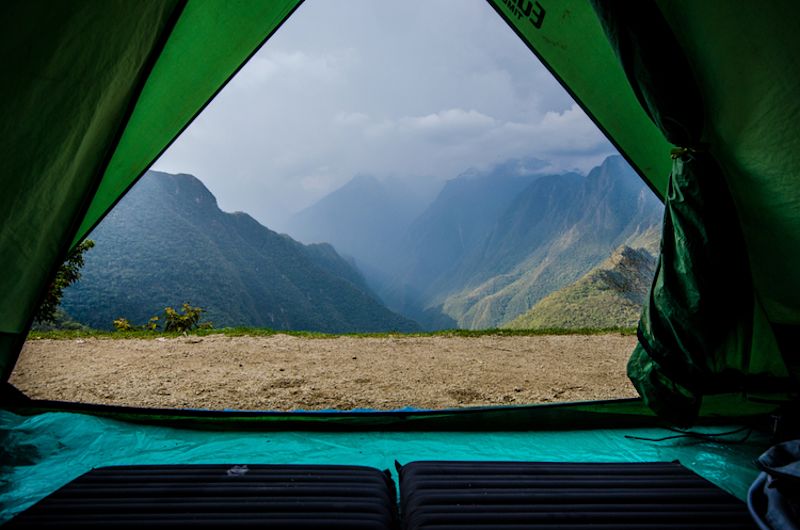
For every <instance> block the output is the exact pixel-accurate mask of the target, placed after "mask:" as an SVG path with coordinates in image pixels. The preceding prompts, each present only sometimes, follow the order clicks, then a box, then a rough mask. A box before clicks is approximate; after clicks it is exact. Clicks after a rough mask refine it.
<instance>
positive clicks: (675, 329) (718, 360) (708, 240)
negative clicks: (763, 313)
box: [594, 0, 786, 424]
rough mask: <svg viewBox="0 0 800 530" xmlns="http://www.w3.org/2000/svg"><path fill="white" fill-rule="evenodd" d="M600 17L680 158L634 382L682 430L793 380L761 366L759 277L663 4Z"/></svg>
mask: <svg viewBox="0 0 800 530" xmlns="http://www.w3.org/2000/svg"><path fill="white" fill-rule="evenodd" d="M594 6H595V9H596V11H597V13H598V16H599V18H600V20H601V22H602V24H603V27H604V29H605V31H606V33H607V35H608V37H609V41H610V42H611V43H612V45H613V47H614V49H615V50H616V52H617V55H618V57H619V59H620V62H621V64H622V68H623V70H625V72H626V74H627V76H628V79H629V81H630V84H631V86H632V87H633V88H634V91H635V93H636V95H637V98H638V99H639V101H640V103H641V104H642V107H643V108H644V109H645V110H646V111H647V113H648V115H649V116H650V118H651V119H652V120H653V122H654V123H656V124H657V125H658V127H659V129H660V130H661V131H662V132H663V134H664V136H665V137H666V138H667V139H668V140H669V141H670V142H671V143H673V144H676V145H679V146H681V149H677V150H674V151H673V159H674V162H673V169H672V172H671V174H670V181H669V188H668V192H667V195H666V197H665V217H664V224H663V232H662V238H661V252H660V256H659V262H658V266H657V269H656V274H655V278H654V281H653V285H652V288H651V291H650V295H649V300H648V302H647V303H646V304H645V307H644V311H643V313H642V318H641V321H640V324H639V345H638V346H637V347H636V349H635V351H634V353H633V355H632V357H631V360H630V362H629V364H628V374H629V376H630V378H631V380H632V381H633V383H634V385H635V386H636V388H637V390H638V391H639V393H640V394H641V395H642V396H643V398H644V399H645V401H646V402H647V403H648V404H650V405H651V406H652V408H653V409H654V410H656V411H657V412H658V413H659V414H661V415H663V416H665V417H668V418H670V419H672V420H673V421H675V422H678V423H684V424H685V423H689V422H691V421H692V420H693V419H694V418H695V417H696V415H697V411H698V410H699V407H700V402H701V400H702V396H703V394H708V393H714V392H725V391H727V392H731V391H735V390H741V391H746V390H748V389H753V388H755V387H754V383H753V381H752V380H753V379H760V380H761V383H762V384H774V382H769V381H768V380H769V379H770V377H769V376H770V375H773V376H774V377H773V379H774V378H777V376H779V375H784V376H785V375H786V374H785V373H778V374H770V373H769V372H761V370H760V369H761V368H762V367H763V362H761V361H758V360H753V357H754V356H755V357H759V356H760V357H763V356H764V355H765V354H772V356H773V357H778V355H777V354H776V352H775V350H774V349H773V350H772V351H769V350H765V349H764V348H763V347H762V348H759V346H761V345H753V341H752V330H753V323H754V316H753V313H754V299H753V287H752V280H751V278H752V275H751V272H750V268H749V262H748V257H747V252H746V246H745V243H744V239H743V236H742V234H741V230H740V221H739V218H738V214H737V210H736V207H735V204H734V202H733V199H732V197H731V194H730V193H729V191H728V185H727V183H726V180H725V175H724V172H723V170H722V169H721V168H720V166H719V164H718V162H717V161H716V159H715V157H714V155H713V154H711V153H709V152H708V149H707V147H706V145H705V144H704V132H705V129H706V127H705V123H704V121H705V119H706V114H705V112H704V102H703V97H702V94H701V92H700V90H699V88H698V86H697V85H696V83H695V81H694V75H693V73H692V71H691V68H690V66H689V63H688V61H687V59H686V57H685V55H684V53H683V52H682V50H681V47H680V44H679V43H678V41H677V39H676V38H675V37H674V35H673V33H672V30H671V29H670V28H669V26H668V24H667V22H666V20H665V19H664V17H663V16H662V14H661V12H660V10H659V9H658V7H657V6H656V4H655V3H652V2H637V3H635V4H633V5H623V4H620V3H614V2H608V1H605V0H596V1H595V2H594Z"/></svg>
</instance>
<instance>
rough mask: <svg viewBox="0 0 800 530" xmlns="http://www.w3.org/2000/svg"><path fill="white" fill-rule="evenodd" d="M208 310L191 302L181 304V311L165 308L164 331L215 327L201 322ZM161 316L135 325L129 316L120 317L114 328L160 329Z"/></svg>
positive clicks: (130, 329) (182, 331) (118, 329)
mask: <svg viewBox="0 0 800 530" xmlns="http://www.w3.org/2000/svg"><path fill="white" fill-rule="evenodd" d="M205 312H206V310H205V309H203V308H202V307H194V306H192V305H191V304H190V303H189V302H186V303H184V304H183V306H181V309H180V312H179V311H176V310H175V309H173V308H172V307H165V308H164V315H163V316H164V331H167V332H170V331H172V332H175V331H177V332H178V333H185V332H187V331H192V330H193V329H213V327H214V326H213V324H212V323H211V322H203V323H202V324H201V323H200V316H201V315H202V314H203V313H205ZM160 322H161V317H160V316H158V315H155V316H152V317H150V320H148V321H147V323H146V324H143V325H141V326H134V325H133V324H131V323H130V322H129V321H128V319H127V318H122V317H120V318H118V319H116V320H115V321H114V329H115V330H117V331H158V330H159V329H158V327H159V324H160Z"/></svg>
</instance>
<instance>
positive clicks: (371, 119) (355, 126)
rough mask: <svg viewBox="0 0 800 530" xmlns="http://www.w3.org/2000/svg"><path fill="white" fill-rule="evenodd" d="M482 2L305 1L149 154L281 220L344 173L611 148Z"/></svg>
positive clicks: (579, 154) (454, 166) (448, 171)
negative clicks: (186, 123) (168, 141)
mask: <svg viewBox="0 0 800 530" xmlns="http://www.w3.org/2000/svg"><path fill="white" fill-rule="evenodd" d="M613 152H614V151H613V148H612V147H611V145H610V144H609V143H608V142H607V141H606V140H605V138H604V137H603V135H602V134H601V133H600V132H599V131H598V130H597V128H596V127H595V126H594V124H592V123H591V121H590V120H589V119H588V118H587V117H586V116H585V115H584V113H583V112H582V111H581V110H580V108H579V107H578V106H577V105H575V104H574V103H573V102H572V100H571V99H570V97H569V96H568V95H567V94H566V92H565V91H564V90H563V89H562V88H561V87H560V86H559V85H558V83H557V82H556V81H555V80H554V79H552V77H551V76H550V74H549V73H548V72H547V70H546V69H545V68H544V67H543V66H542V65H541V64H540V63H539V62H538V60H537V59H536V58H535V57H534V56H533V54H532V53H531V52H530V51H529V50H528V49H527V48H526V47H525V45H524V44H523V43H522V42H521V41H520V40H519V39H518V37H517V36H516V35H515V34H514V33H513V32H512V31H511V30H510V29H509V28H508V27H507V26H506V24H505V22H503V20H502V19H500V17H499V16H497V15H496V14H495V12H494V11H493V10H492V9H491V8H490V7H489V5H488V4H487V3H486V2H485V1H484V0H469V1H467V0H418V1H402V2H389V1H375V0H348V1H334V0H306V2H305V3H304V4H303V5H302V6H301V7H300V8H299V9H298V10H297V11H296V12H295V14H294V15H293V16H292V17H291V18H290V19H289V20H288V21H287V22H286V23H285V24H284V25H283V27H281V28H280V30H278V32H277V33H276V34H275V35H274V36H273V37H272V38H271V39H270V41H269V42H267V43H266V45H265V46H264V47H263V48H262V49H261V50H260V51H259V52H258V53H257V54H256V55H255V56H254V57H253V59H252V60H251V61H250V62H249V63H248V64H247V65H246V66H245V67H244V68H243V69H242V70H241V71H240V73H239V74H238V75H237V76H236V77H235V78H234V79H233V80H232V81H231V82H230V83H229V84H228V86H227V87H226V88H225V89H224V90H223V91H222V92H221V93H220V95H219V96H218V97H217V98H216V99H215V100H214V101H213V102H212V103H211V105H209V106H208V107H207V108H206V110H205V111H204V112H203V114H202V115H200V116H199V117H198V118H197V120H195V122H194V123H193V124H192V125H191V126H190V127H189V128H188V129H187V130H186V132H185V133H184V134H183V135H182V136H181V137H180V138H179V139H178V140H177V141H176V142H175V143H174V144H173V146H172V147H171V148H170V149H169V150H168V151H167V152H166V153H165V154H164V155H163V156H162V157H161V159H160V160H159V161H158V162H157V163H156V164H155V166H154V169H158V170H161V171H167V172H170V173H191V174H193V175H195V176H197V177H198V178H200V180H202V181H203V182H204V183H205V184H206V186H208V188H209V189H210V190H211V192H212V193H214V195H216V196H217V198H218V200H219V203H220V207H221V208H222V209H223V210H226V211H235V210H239V211H245V212H247V213H249V214H251V215H253V216H254V217H255V218H257V219H258V220H259V221H261V222H262V223H264V224H266V225H267V226H269V227H270V228H273V229H278V230H280V229H281V228H282V226H283V225H284V223H285V219H286V218H287V216H289V215H291V214H292V213H294V212H296V211H298V210H300V209H302V208H304V207H306V206H308V205H309V204H311V203H313V202H314V201H316V200H318V199H319V198H320V197H322V196H324V195H325V194H327V193H329V192H331V191H333V190H335V189H336V188H338V187H340V186H341V185H343V184H344V183H345V182H347V181H348V180H349V179H350V178H352V177H353V175H355V174H371V175H375V176H377V177H386V176H395V177H403V176H409V175H412V176H419V175H430V176H431V178H440V179H447V178H452V177H454V176H456V175H458V174H459V173H461V172H462V171H464V170H466V169H468V168H471V167H476V168H482V167H487V166H490V165H492V164H493V163H497V162H500V161H502V160H505V159H508V158H512V157H526V156H535V157H539V158H543V159H545V160H548V161H550V162H551V163H552V164H553V167H554V169H578V170H581V171H583V172H585V171H587V170H588V169H590V168H591V167H592V166H594V165H595V164H597V163H599V162H600V161H601V160H602V159H603V158H604V157H605V156H607V155H608V154H611V153H613Z"/></svg>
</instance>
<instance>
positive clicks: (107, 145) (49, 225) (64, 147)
mask: <svg viewBox="0 0 800 530" xmlns="http://www.w3.org/2000/svg"><path fill="white" fill-rule="evenodd" d="M182 8H183V3H182V2H180V1H178V0H155V1H153V2H148V3H146V4H142V5H138V4H134V3H125V2H101V3H98V2H90V1H79V2H59V3H56V4H53V3H52V2H47V1H44V0H40V1H32V2H27V1H19V2H7V3H4V4H3V6H2V8H0V9H2V16H0V54H1V55H0V57H2V63H3V65H4V69H5V75H4V80H5V82H4V83H3V85H2V88H0V124H2V125H0V127H2V137H3V142H2V143H1V144H0V158H2V160H3V161H4V162H3V173H2V188H3V189H2V193H0V256H2V265H1V266H2V270H1V271H0V293H3V295H2V297H0V346H2V347H3V348H4V350H3V351H0V373H2V376H3V379H4V380H5V379H7V378H8V375H9V374H10V372H11V369H12V368H13V362H14V356H15V354H16V352H15V350H18V349H19V348H20V347H21V342H22V340H24V337H23V335H24V333H25V332H26V331H27V326H28V325H29V323H30V319H31V317H32V315H33V313H34V311H35V309H36V304H37V303H38V301H39V300H40V299H41V297H42V296H41V295H42V294H43V293H44V289H45V287H46V285H47V283H48V282H49V281H50V279H51V278H52V276H53V275H54V274H55V271H56V269H57V268H58V265H60V263H61V261H62V260H63V258H64V256H66V253H67V251H68V248H69V242H70V241H71V239H72V236H73V234H74V233H75V230H76V229H77V226H78V224H79V223H80V221H81V219H82V217H83V214H84V212H85V211H86V207H87V205H88V204H87V199H89V198H91V195H92V192H93V190H95V189H96V188H97V186H98V184H99V181H100V178H101V177H102V174H103V171H104V170H105V166H106V164H107V163H108V160H109V157H110V155H111V153H112V152H113V150H114V147H115V145H116V142H117V141H118V139H119V137H120V135H121V134H122V133H123V131H124V128H125V124H126V122H127V119H128V117H129V116H130V112H131V109H132V107H133V105H134V104H135V102H136V98H137V95H138V93H139V91H140V90H141V88H142V85H143V84H144V82H145V81H146V79H147V76H148V74H149V72H150V70H151V69H152V66H153V63H154V62H155V61H156V60H157V59H158V57H159V54H160V51H161V49H162V48H163V46H164V42H165V41H166V39H167V37H168V36H169V33H170V31H171V30H172V27H173V26H174V24H175V21H176V20H177V17H178V16H179V14H180V12H181V9H182Z"/></svg>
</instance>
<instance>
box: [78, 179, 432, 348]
mask: <svg viewBox="0 0 800 530" xmlns="http://www.w3.org/2000/svg"><path fill="white" fill-rule="evenodd" d="M90 237H91V238H92V239H94V240H95V242H96V246H95V248H94V249H93V250H92V251H91V252H89V253H88V254H87V256H86V265H85V267H84V269H83V277H82V279H81V280H80V281H79V282H78V283H77V284H75V285H74V286H72V287H70V288H69V289H67V291H66V292H65V295H64V300H63V303H62V306H63V307H64V309H65V310H66V311H67V312H68V313H69V314H70V315H72V316H73V317H74V318H76V319H77V320H78V321H80V322H83V323H86V324H89V325H91V326H92V327H96V328H100V329H102V328H108V327H109V326H110V325H111V322H112V320H114V319H115V318H118V317H120V316H124V317H126V318H128V319H129V320H131V321H132V322H143V321H145V320H146V319H147V318H148V317H149V316H151V315H153V314H155V313H157V312H159V311H160V310H161V309H163V308H164V307H165V306H167V305H172V306H175V305H180V304H181V303H182V302H185V301H190V302H191V303H192V304H194V305H199V306H201V307H204V308H205V309H207V311H208V313H207V317H208V319H209V320H211V321H213V322H214V323H215V325H218V326H228V325H245V326H256V327H269V328H273V329H287V330H288V329H294V330H309V331H326V332H344V331H353V332H356V331H386V330H398V331H414V330H417V329H418V326H417V325H416V323H414V322H412V321H411V320H409V319H406V318H405V317H402V316H400V315H397V314H394V313H392V312H391V311H389V310H388V309H387V308H386V307H384V306H383V304H382V303H381V302H380V301H379V299H378V297H377V296H376V295H375V294H374V293H373V292H372V290H371V289H370V288H369V287H368V286H367V284H366V281H365V280H364V278H363V276H362V275H361V274H360V273H359V272H358V271H357V270H356V269H354V268H353V267H352V265H351V264H350V263H348V262H347V261H346V260H344V259H343V258H342V257H341V256H340V255H339V254H338V253H337V252H336V250H335V249H334V248H333V247H332V246H331V245H328V244H324V243H323V244H315V245H309V246H306V245H303V244H301V243H299V242H297V241H295V240H293V239H292V238H290V237H289V236H288V235H285V234H278V233H277V232H274V231H272V230H270V229H268V228H267V227H264V226H263V225H261V224H259V223H258V222H257V221H256V220H255V219H254V218H252V217H251V216H250V215H248V214H246V213H243V212H234V213H226V212H223V211H222V210H220V209H219V206H218V204H217V201H216V198H215V197H214V196H213V194H211V192H210V191H209V190H208V189H207V188H206V187H205V186H204V185H203V184H202V182H201V181H200V180H199V179H197V178H196V177H193V176H191V175H186V174H178V175H170V174H167V173H161V172H154V171H151V172H148V173H147V174H146V175H145V176H144V177H143V178H142V179H141V180H140V182H139V183H138V184H137V185H136V186H135V187H134V188H133V189H132V190H131V191H130V192H129V193H128V194H127V195H126V196H125V198H123V200H122V201H120V203H119V204H118V205H117V207H115V208H114V210H112V211H111V212H110V213H109V215H108V216H107V218H106V219H105V220H104V221H103V222H102V223H101V224H100V225H99V226H98V227H97V229H95V231H94V232H93V233H92V234H91V235H90Z"/></svg>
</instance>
